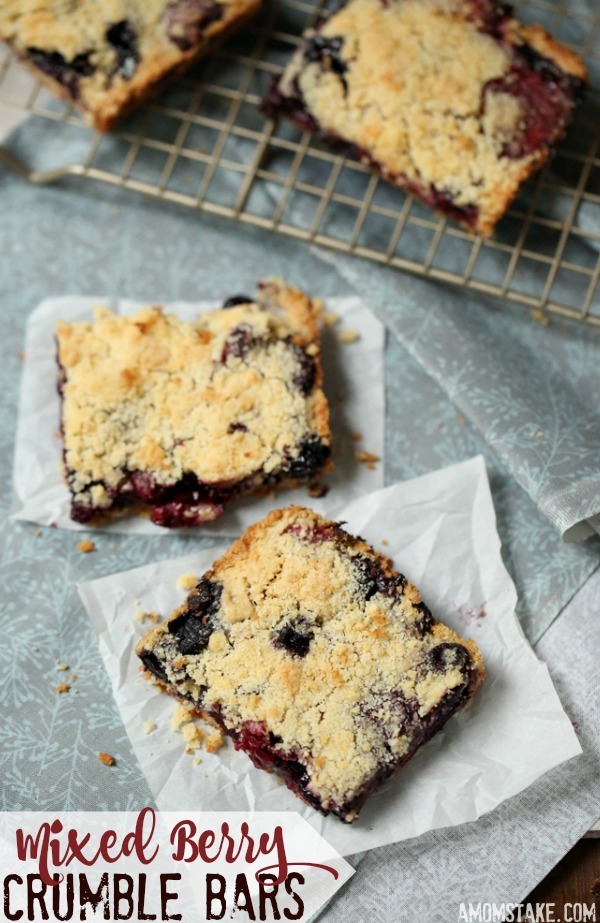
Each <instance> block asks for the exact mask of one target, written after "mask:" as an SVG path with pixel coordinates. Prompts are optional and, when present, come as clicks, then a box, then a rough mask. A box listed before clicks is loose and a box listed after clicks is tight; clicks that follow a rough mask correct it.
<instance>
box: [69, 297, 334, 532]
mask: <svg viewBox="0 0 600 923" xmlns="http://www.w3.org/2000/svg"><path fill="white" fill-rule="evenodd" d="M320 311H321V303H320V302H318V301H313V300H311V299H310V298H308V297H307V296H306V295H304V294H303V293H302V292H301V291H300V290H299V289H296V288H293V287H289V286H286V285H285V284H284V283H282V282H279V281H277V280H268V281H266V282H264V283H261V285H260V286H259V291H258V295H257V297H256V300H255V301H252V300H251V299H250V298H249V297H247V296H238V297H235V298H232V299H230V300H229V301H227V302H225V306H224V308H223V309H220V310H215V311H209V312H205V313H201V314H199V315H198V316H197V318H196V319H195V320H194V321H193V322H184V321H182V320H179V319H178V318H177V317H175V316H174V315H172V314H166V313H164V312H163V310H162V309H161V308H153V307H148V308H144V309H142V310H140V311H138V312H137V313H135V314H133V315H130V316H127V317H125V316H120V315H115V314H112V313H111V312H110V311H108V310H107V309H106V308H99V309H97V311H96V315H95V319H94V321H93V322H92V323H83V322H80V323H60V324H59V325H58V327H57V344H58V365H59V392H60V394H61V396H62V423H61V429H62V434H63V439H64V453H63V454H64V465H65V477H66V481H67V485H68V488H69V490H70V493H71V517H72V519H74V520H75V521H77V522H80V523H85V522H90V521H91V522H94V521H95V519H96V518H97V517H98V516H100V515H101V514H115V513H119V512H122V511H123V510H128V509H129V508H130V507H140V506H142V507H145V508H147V509H149V510H150V513H151V519H152V521H153V522H154V523H156V524H157V525H161V526H166V527H176V526H195V525H201V524H202V523H203V522H209V521H211V520H214V519H216V518H217V517H218V516H220V515H221V514H222V512H223V508H224V505H225V504H226V503H227V502H228V501H231V500H233V499H235V498H237V497H239V496H241V495H245V494H251V493H264V492H266V491H269V490H271V489H273V488H277V487H291V486H297V485H298V484H300V483H305V482H310V481H311V480H314V479H315V478H316V477H317V476H319V475H320V474H322V473H323V472H325V471H327V470H328V469H329V467H330V465H331V462H330V455H331V434H330V430H329V410H328V405H327V400H326V398H325V395H324V393H323V390H322V370H321V363H320V346H319V325H318V318H319V313H320Z"/></svg>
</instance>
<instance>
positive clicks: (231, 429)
mask: <svg viewBox="0 0 600 923" xmlns="http://www.w3.org/2000/svg"><path fill="white" fill-rule="evenodd" d="M227 432H228V433H247V432H248V427H247V426H246V424H245V423H230V424H229V426H228V427H227Z"/></svg>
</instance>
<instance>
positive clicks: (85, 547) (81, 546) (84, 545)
mask: <svg viewBox="0 0 600 923" xmlns="http://www.w3.org/2000/svg"><path fill="white" fill-rule="evenodd" d="M76 547H77V550H78V551H81V553H82V554H89V553H90V551H95V550H96V546H95V545H94V543H93V541H92V540H91V539H89V538H84V539H83V541H82V542H77V546H76Z"/></svg>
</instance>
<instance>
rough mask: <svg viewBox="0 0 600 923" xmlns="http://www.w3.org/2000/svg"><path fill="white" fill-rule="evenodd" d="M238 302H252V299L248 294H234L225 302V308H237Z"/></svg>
mask: <svg viewBox="0 0 600 923" xmlns="http://www.w3.org/2000/svg"><path fill="white" fill-rule="evenodd" d="M238 304H252V299H251V298H249V297H248V295H232V296H231V298H228V299H227V301H224V302H223V308H235V307H236V305H238Z"/></svg>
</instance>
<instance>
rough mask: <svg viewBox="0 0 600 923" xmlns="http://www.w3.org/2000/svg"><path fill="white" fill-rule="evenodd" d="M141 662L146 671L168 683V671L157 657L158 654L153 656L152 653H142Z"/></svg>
mask: <svg viewBox="0 0 600 923" xmlns="http://www.w3.org/2000/svg"><path fill="white" fill-rule="evenodd" d="M140 660H141V661H142V663H143V664H144V666H145V667H146V669H147V670H149V671H150V673H153V674H154V675H155V676H157V677H158V678H159V679H162V680H165V681H166V679H167V673H166V670H165V668H164V665H163V664H162V663H161V662H160V660H159V659H158V657H157V656H156V654H153V653H152V652H151V651H142V653H141V654H140Z"/></svg>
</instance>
